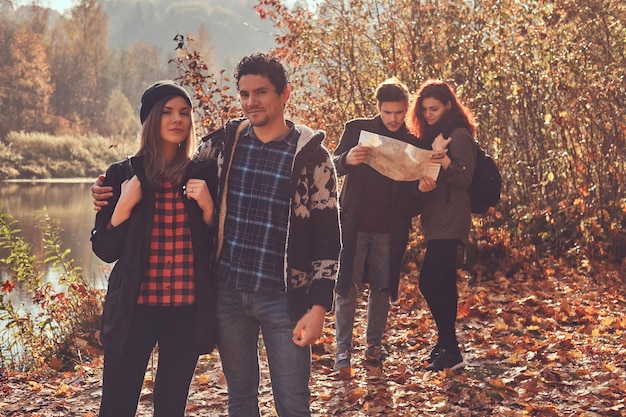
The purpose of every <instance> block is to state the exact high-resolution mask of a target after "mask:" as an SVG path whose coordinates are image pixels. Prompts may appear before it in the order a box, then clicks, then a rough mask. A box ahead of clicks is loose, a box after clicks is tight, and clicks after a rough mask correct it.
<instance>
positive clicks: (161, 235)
mask: <svg viewBox="0 0 626 417" xmlns="http://www.w3.org/2000/svg"><path fill="white" fill-rule="evenodd" d="M193 261H194V258H193V247H192V242H191V230H190V228H189V221H188V218H187V211H186V210H185V206H184V204H183V200H182V196H181V195H180V193H179V192H178V190H177V189H176V187H174V186H173V184H172V183H171V182H170V181H166V182H164V183H163V189H162V190H159V191H156V193H155V203H154V218H153V223H152V236H151V238H150V257H149V263H148V268H147V269H146V270H145V271H144V277H143V280H142V282H141V287H140V290H139V298H138V299H137V303H138V304H147V305H153V306H180V305H188V304H193V303H194V302H195V291H194V270H193Z"/></svg>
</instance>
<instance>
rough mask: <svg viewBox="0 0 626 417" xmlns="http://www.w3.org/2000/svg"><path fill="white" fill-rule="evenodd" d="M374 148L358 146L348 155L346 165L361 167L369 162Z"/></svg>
mask: <svg viewBox="0 0 626 417" xmlns="http://www.w3.org/2000/svg"><path fill="white" fill-rule="evenodd" d="M371 150H372V148H367V147H365V146H361V145H357V146H355V147H354V148H352V149H350V150H349V151H348V154H347V155H346V164H348V165H359V164H362V163H363V162H365V161H366V160H367V158H368V157H369V155H370V152H371Z"/></svg>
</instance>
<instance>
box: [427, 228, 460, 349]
mask: <svg viewBox="0 0 626 417" xmlns="http://www.w3.org/2000/svg"><path fill="white" fill-rule="evenodd" d="M458 246H459V241H458V240H453V239H441V240H431V241H429V242H428V244H427V246H426V254H425V255H424V261H423V263H422V269H421V271H420V277H419V286H420V291H421V292H422V294H423V295H424V298H425V299H426V303H428V308H430V312H431V313H432V315H433V319H434V320H435V324H437V330H438V334H439V340H438V342H437V343H438V344H439V345H440V346H441V347H442V348H444V349H455V348H456V347H457V345H458V343H457V339H456V330H455V323H456V313H457V307H458V301H459V294H458V291H457V287H456V279H457V273H456V268H457V248H458Z"/></svg>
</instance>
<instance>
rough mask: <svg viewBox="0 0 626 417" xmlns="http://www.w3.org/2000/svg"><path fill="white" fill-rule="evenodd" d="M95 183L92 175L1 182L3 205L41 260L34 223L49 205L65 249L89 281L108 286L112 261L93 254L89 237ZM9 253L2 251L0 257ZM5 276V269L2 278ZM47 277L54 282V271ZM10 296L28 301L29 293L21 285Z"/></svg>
mask: <svg viewBox="0 0 626 417" xmlns="http://www.w3.org/2000/svg"><path fill="white" fill-rule="evenodd" d="M92 183H93V179H86V180H64V181H61V180H55V181H36V182H35V181H32V182H31V181H20V182H0V208H1V209H2V210H3V211H5V212H7V213H9V214H10V215H11V216H12V217H13V218H15V219H16V220H17V221H18V223H16V224H15V225H14V226H13V227H14V228H18V229H20V230H21V232H20V233H19V236H21V237H23V238H24V239H25V240H26V241H27V242H29V243H30V244H31V245H33V254H34V255H35V256H36V257H37V259H40V260H42V259H43V255H44V254H43V242H42V235H41V231H40V230H39V229H37V228H36V227H35V225H36V222H37V221H36V216H37V211H38V210H41V209H43V208H44V207H46V208H47V211H48V214H49V215H50V217H51V218H53V219H58V220H59V221H60V225H59V226H60V227H61V229H63V231H62V232H61V242H62V245H63V249H68V248H69V249H70V250H71V254H70V257H71V258H72V259H74V263H75V265H76V266H79V267H81V268H82V272H83V274H84V276H85V278H86V280H87V282H89V283H90V284H92V285H94V286H96V287H97V288H105V287H106V279H107V276H106V271H108V270H109V269H110V266H111V265H109V264H106V263H104V262H102V261H101V260H100V259H98V257H96V256H95V255H94V254H93V252H92V251H91V242H90V241H89V237H90V232H91V229H92V228H93V224H94V220H95V211H94V210H93V205H92V199H91V193H90V191H89V188H90V187H91V184H92ZM6 255H7V253H6V252H2V251H0V256H1V257H5V256H6ZM0 268H1V265H0ZM5 276H6V273H3V275H2V277H3V279H4V278H5ZM46 278H47V279H48V280H49V281H52V282H53V283H54V280H55V275H54V272H53V271H47V275H46ZM16 289H17V288H16ZM11 296H12V301H13V302H14V303H15V302H25V303H28V295H27V294H24V293H23V292H20V291H19V289H17V291H15V294H12V295H11ZM0 326H1V323H0Z"/></svg>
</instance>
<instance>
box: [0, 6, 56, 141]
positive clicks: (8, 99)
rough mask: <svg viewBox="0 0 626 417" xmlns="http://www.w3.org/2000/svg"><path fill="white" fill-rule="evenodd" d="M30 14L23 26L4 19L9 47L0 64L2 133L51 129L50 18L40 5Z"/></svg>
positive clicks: (5, 50) (34, 7)
mask: <svg viewBox="0 0 626 417" xmlns="http://www.w3.org/2000/svg"><path fill="white" fill-rule="evenodd" d="M28 12H29V13H28V19H27V20H26V21H23V22H20V24H19V25H18V24H12V23H11V22H10V21H9V20H8V19H4V18H3V19H2V22H3V23H2V24H1V27H2V29H3V30H2V32H3V33H4V35H5V37H4V39H5V45H4V47H3V48H2V50H3V53H2V54H3V57H2V58H3V59H2V61H1V62H0V103H2V112H1V114H0V126H2V129H0V130H5V131H10V130H28V131H45V130H46V129H47V119H48V117H49V112H48V110H49V104H50V96H51V94H52V92H53V84H52V82H51V74H50V64H49V59H48V54H47V51H46V43H45V35H46V29H47V23H48V15H47V13H46V11H45V10H43V9H42V8H40V7H36V6H33V7H31V8H30V9H29V10H28Z"/></svg>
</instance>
